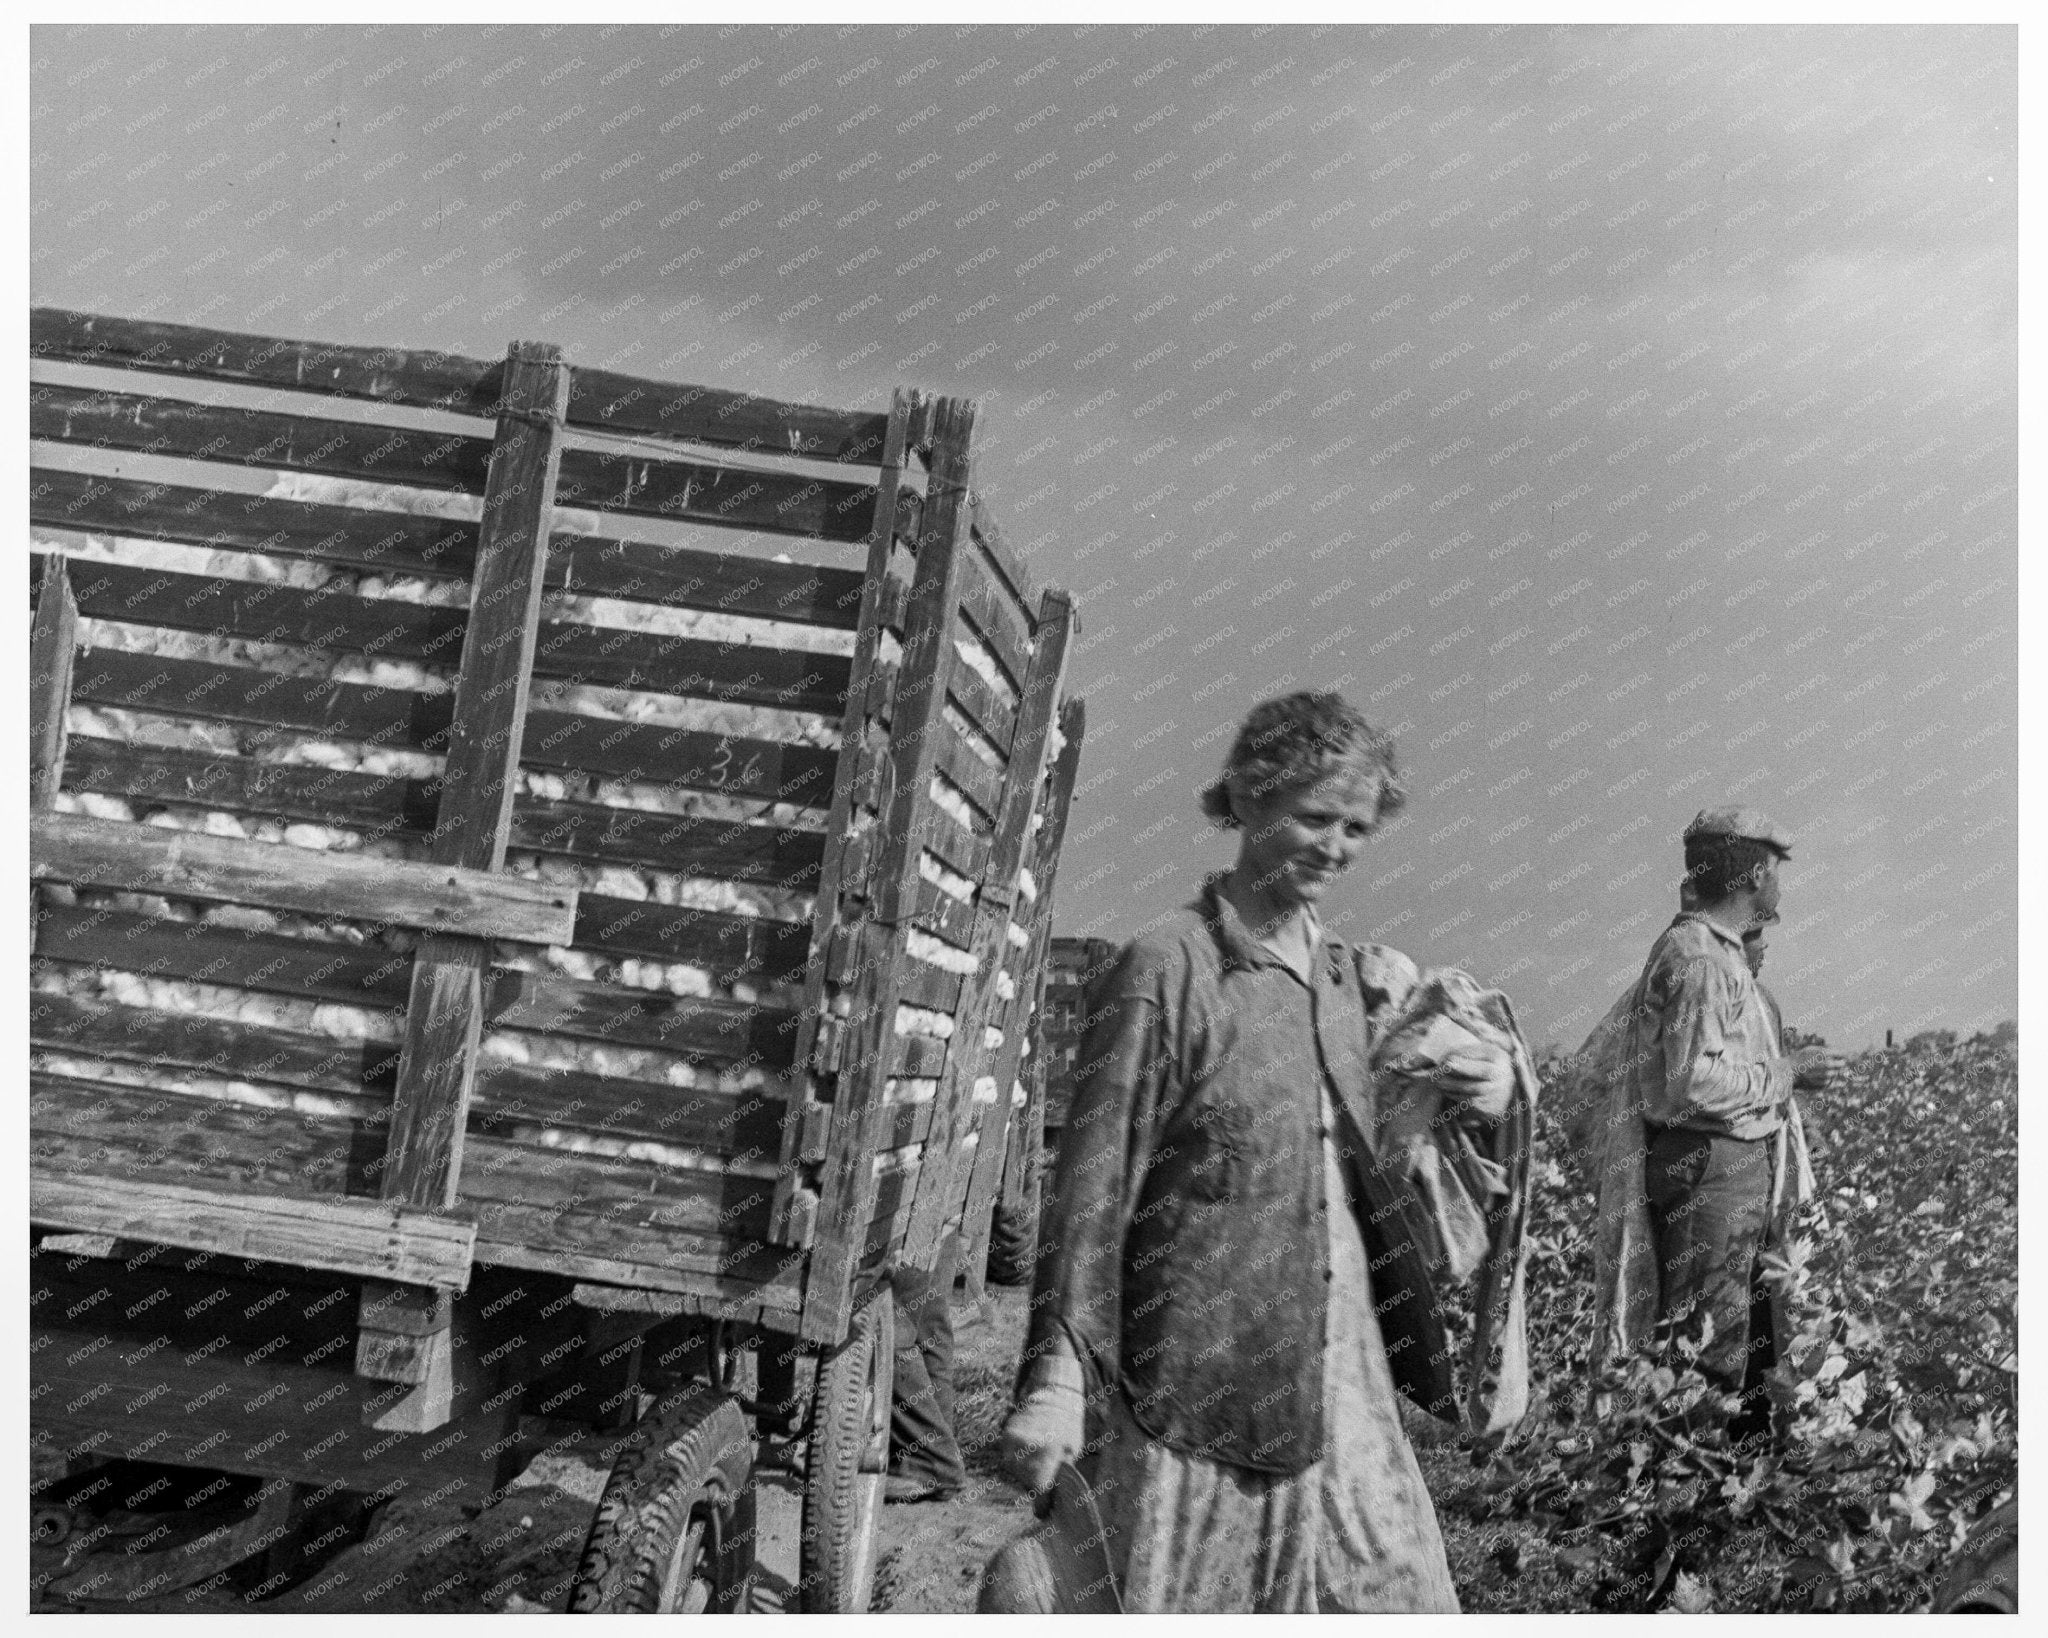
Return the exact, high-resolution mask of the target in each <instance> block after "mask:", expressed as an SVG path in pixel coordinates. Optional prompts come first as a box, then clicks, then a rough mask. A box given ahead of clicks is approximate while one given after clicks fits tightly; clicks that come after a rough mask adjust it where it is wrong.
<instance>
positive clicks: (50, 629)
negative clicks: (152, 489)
mask: <svg viewBox="0 0 2048 1638" xmlns="http://www.w3.org/2000/svg"><path fill="white" fill-rule="evenodd" d="M77 652H78V603H77V600H76V599H75V598H73V596H72V595H71V576H70V575H69V574H67V573H66V572H65V558H64V554H63V553H61V552H52V553H51V554H50V555H49V557H48V558H47V559H46V560H45V562H44V564H43V582H42V587H41V589H40V590H39V591H38V593H37V596H36V618H35V624H34V626H33V627H32V628H31V630H30V632H29V643H28V688H29V694H28V803H29V807H30V809H31V810H32V811H34V812H36V813H48V812H49V811H50V808H51V806H52V805H53V804H54V803H55V802H56V800H57V790H58V787H59V786H60V785H62V784H63V782H64V741H65V737H66V731H65V717H66V715H67V713H68V712H69V711H70V709H71V663H72V660H73V659H74V658H75V657H76V655H77Z"/></svg>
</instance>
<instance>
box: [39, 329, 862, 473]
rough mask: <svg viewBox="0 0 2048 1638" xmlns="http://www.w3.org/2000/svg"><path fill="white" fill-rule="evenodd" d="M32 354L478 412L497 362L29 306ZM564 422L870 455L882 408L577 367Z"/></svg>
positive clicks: (789, 451) (773, 449) (764, 447)
mask: <svg viewBox="0 0 2048 1638" xmlns="http://www.w3.org/2000/svg"><path fill="white" fill-rule="evenodd" d="M29 356H30V357H31V358H35V359H43V360H62V361H64V362H66V363H73V364H95V365H101V366H107V367H120V368H126V369H135V370H150V371H155V372H158V373H160V374H165V375H178V376H193V377H198V378H201V379H204V380H214V381H244V382H248V383H250V384H251V385H255V386H272V387H291V388H299V389H303V390H305V391H308V392H318V393H323V394H327V395H329V396H334V397H344V398H364V399H370V400H372V401H375V402H378V403H390V404H408V405H412V406H414V407H416V408H420V409H440V410H452V411H456V412H458V413H464V414H471V415H485V416H487V415H491V414H493V413H494V412H495V410H496V407H497V398H498V388H499V381H500V379H501V374H502V369H503V366H502V364H501V363H500V362H499V361H497V360H487V359H479V358H463V357H459V356H457V355H455V354H451V353H440V352H400V351H398V350H396V349H393V348H384V347H343V346H338V345H335V344H332V343H327V342H309V341H284V340H279V339H277V338H274V337H271V336H259V335H246V334H237V333H232V332H227V331H217V330H204V329H199V328H197V327H195V326H191V325H184V324H154V323H149V322H146V321H142V320H136V319H119V318H106V317H102V316H100V315H97V314H91V313H78V312H67V311H65V310H63V309H60V308H50V307H38V308H33V309H31V310H30V313H29ZM569 420H570V422H571V424H572V425H575V426H587V427H591V428H593V429H597V430H602V431H609V432H631V433H651V434H654V435H657V436H662V437H670V438H679V439H686V440H689V441H691V442H694V443H706V444H719V445H727V446H730V447H734V448H740V449H758V450H760V451H762V452H763V453H766V454H774V455H800V456H803V457H805V458H806V459H809V460H816V461H852V462H865V463H867V464H869V465H873V464H875V463H876V462H877V461H878V460H879V450H880V447H881V441H882V428H883V420H884V418H883V417H882V416H880V415H874V414H858V413H854V412H849V411H842V410H830V409H822V408H819V407H816V406H814V405H809V404H785V403H778V402H777V401H775V400H773V399H768V398H758V397H755V396H754V395H752V394H750V393H736V392H728V391H722V390H719V389H717V388H712V387H685V386H678V385H676V384H674V383H672V382H663V381H643V380H640V379H638V378H636V377H633V376H627V375H620V374H617V373H615V372H613V371H610V370H595V369H579V370H577V371H575V372H574V376H573V387H572V390H571V395H570V399H569Z"/></svg>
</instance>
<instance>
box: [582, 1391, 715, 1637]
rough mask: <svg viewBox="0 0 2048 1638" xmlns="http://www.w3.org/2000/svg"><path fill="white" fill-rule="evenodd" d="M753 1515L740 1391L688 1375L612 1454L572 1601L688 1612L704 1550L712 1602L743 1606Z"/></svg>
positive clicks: (603, 1609) (608, 1611)
mask: <svg viewBox="0 0 2048 1638" xmlns="http://www.w3.org/2000/svg"><path fill="white" fill-rule="evenodd" d="M754 1519H755V1506H754V1435H753V1429H752V1428H751V1427H750V1426H749V1425H748V1422H747V1418H746V1416H745V1414H744V1413H743V1412H742V1411H741V1410H740V1407H739V1403H738V1401H737V1400H734V1399H729V1398H727V1397H725V1396H724V1395H722V1394H720V1393H719V1392H717V1391H716V1390H715V1389H713V1388H711V1387H710V1386H708V1385H707V1384H705V1383H702V1382H691V1383H687V1384H685V1385H684V1386H683V1387H680V1388H678V1389H676V1390H675V1391H674V1392H672V1393H669V1394H665V1395H664V1396H663V1397H662V1398H661V1399H660V1400H658V1401H657V1402H656V1403H655V1404H654V1406H653V1407H652V1408H651V1409H650V1410H649V1411H648V1412H647V1414H646V1415H645V1416H643V1417H642V1418H641V1419H640V1421H639V1423H638V1424H637V1425H636V1426H635V1427H634V1429H633V1432H632V1434H631V1436H630V1437H629V1438H628V1439H627V1442H626V1444H625V1447H624V1448H623V1449H622V1450H621V1451H620V1452H619V1455H618V1459H617V1461H615V1462H614V1463H613V1464H612V1471H611V1477H610V1478H609V1479H607V1480H606V1481H605V1487H604V1494H603V1496H601V1497H600V1498H599V1500H598V1504H597V1516H596V1517H595V1518H594V1519H593V1520H592V1521H591V1526H590V1536H589V1539H588V1540H586V1541H585V1543H584V1545H583V1556H582V1558H581V1559H580V1560H579V1561H578V1562H577V1566H576V1578H575V1580H574V1581H572V1582H571V1583H570V1586H569V1597H568V1602H567V1604H566V1605H565V1606H564V1607H565V1608H566V1609H567V1611H568V1612H569V1613H570V1614H572V1615H578V1614H589V1615H668V1614H675V1613H680V1612H682V1611H683V1610H685V1609H686V1608H687V1606H688V1597H687V1595H688V1593H689V1591H690V1589H691V1587H692V1586H693V1585H695V1584H696V1580H697V1578H693V1577H690V1576H689V1572H690V1571H691V1570H692V1569H693V1568H695V1567H696V1566H697V1564H698V1561H699V1560H700V1559H702V1560H704V1567H705V1568H706V1569H708V1570H709V1572H710V1574H709V1577H708V1581H707V1597H706V1598H705V1601H704V1606H703V1607H704V1612H705V1613H707V1614H731V1613H733V1612H735V1611H738V1610H743V1609H745V1607H746V1604H747V1597H748V1593H749V1591H750V1589H751V1587H752V1585H753V1578H754ZM707 1536H708V1537H709V1538H710V1540H709V1543H708V1546H707V1543H706V1537H707Z"/></svg>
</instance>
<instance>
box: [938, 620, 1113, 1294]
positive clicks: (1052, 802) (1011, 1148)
mask: <svg viewBox="0 0 2048 1638" xmlns="http://www.w3.org/2000/svg"><path fill="white" fill-rule="evenodd" d="M1051 595H1052V594H1050V593H1049V594H1048V597H1050V596H1051ZM1059 720H1060V737H1061V739H1062V741H1063V743H1062V744H1061V746H1060V752H1059V755H1058V757H1057V758H1055V759H1054V762H1053V766H1052V771H1051V773H1050V774H1049V775H1048V777H1047V780H1046V789H1045V795H1044V797H1043V799H1042V806H1041V811H1042V812H1043V813H1044V815H1045V822H1044V824H1043V825H1041V826H1040V828H1039V832H1038V837H1037V845H1036V847H1034V848H1033V849H1032V865H1031V874H1032V880H1033V882H1034V884H1035V885H1036V886H1037V889H1038V900H1037V902H1036V903H1035V904H1033V905H1032V907H1031V909H1032V917H1031V920H1030V923H1029V932H1030V937H1031V943H1030V945H1029V946H1028V947H1027V948H1026V950H1025V952H1024V959H1023V960H1022V961H1021V962H1019V963H1018V971H1019V972H1021V973H1022V974H1023V975H1024V982H1023V983H1021V984H1019V985H1018V986H1017V994H1016V996H1015V997H1014V998H1013V999H1012V1000H1011V1002H1010V1011H1009V1020H1010V1021H1009V1023H1008V1025H1007V1027H1006V1028H1005V1030H1004V1036H1005V1038H1004V1041H1003V1044H1002V1047H1001V1048H1000V1049H999V1050H998V1051H997V1053H996V1061H995V1068H994V1073H995V1077H996V1091H997V1103H996V1107H995V1108H994V1109H992V1110H990V1111H989V1112H988V1113H987V1115H986V1116H985V1117H984V1118H983V1121H982V1128H981V1143H980V1145H979V1147H978V1148H977V1149H976V1151H975V1157H974V1176H973V1178H972V1180H971V1181H970V1183H969V1185H968V1189H967V1200H966V1203H965V1205H964V1206H963V1207H962V1208H961V1232H962V1233H963V1234H965V1235H966V1236H967V1253H968V1255H967V1264H966V1269H967V1276H968V1280H969V1282H970V1283H971V1284H973V1285H977V1286H978V1285H979V1284H980V1282H981V1278H982V1274H983V1271H984V1270H985V1269H986V1268H987V1266H988V1241H989V1217H990V1213H992V1212H993V1211H994V1209H995V1203H996V1201H997V1199H999V1198H1000V1199H1002V1200H1003V1201H1005V1202H1006V1203H1013V1204H1021V1202H1022V1201H1023V1199H1024V1198H1025V1196H1026V1191H1028V1189H1029V1188H1030V1183H1031V1175H1032V1173H1031V1169H1032V1168H1033V1167H1034V1166H1035V1165H1036V1164H1037V1160H1038V1155H1039V1153H1040V1152H1041V1151H1042V1150H1043V1149H1044V1146H1045V1076H1044V1073H1043V1071H1044V1050H1045V1049H1044V1044H1043V1042H1042V1041H1041V1042H1040V1043H1039V1044H1038V1046H1037V1047H1036V1048H1035V1049H1034V1052H1033V1061H1032V1071H1033V1072H1032V1077H1031V1078H1032V1081H1033V1092H1032V1096H1031V1097H1030V1098H1029V1099H1027V1101H1026V1104H1025V1107H1024V1108H1023V1109H1013V1108H1012V1107H1011V1104H1010V1087H1011V1085H1012V1084H1013V1083H1014V1082H1015V1081H1016V1079H1017V1071H1018V1066H1019V1064H1020V1062H1021V1061H1022V1059H1023V1056H1024V1034H1025V1031H1026V1030H1027V1029H1029V1028H1030V1027H1031V1026H1032V1024H1033V1023H1034V1021H1035V1018H1036V1015H1037V1014H1038V1013H1039V1009H1040V1008H1042V1007H1043V1005H1044V995H1045V961H1046V956H1047V953H1048V952H1049V951H1050V950H1051V948H1052V890H1053V882H1054V879H1055V877H1056V876H1057V875H1058V873H1059V862H1060V851H1061V848H1062V845H1063V844H1064V842H1065V840H1066V832H1067V811H1068V809H1069V807H1070V806H1071V805H1072V802H1073V796H1074V779H1075V776H1076V775H1077V774H1078V773H1079V772H1080V767H1081V738H1082V734H1083V732H1084V730H1085V727H1086V720H1087V719H1086V714H1085V712H1084V711H1083V708H1082V703H1081V701H1079V700H1068V701H1066V702H1065V704H1064V705H1062V707H1061V708H1060V718H1059ZM1004 948H1005V949H1006V950H1007V948H1008V946H1007V944H1005V946H1004ZM1013 1170H1014V1174H1015V1175H1014V1177H1013V1175H1012V1174H1013Z"/></svg>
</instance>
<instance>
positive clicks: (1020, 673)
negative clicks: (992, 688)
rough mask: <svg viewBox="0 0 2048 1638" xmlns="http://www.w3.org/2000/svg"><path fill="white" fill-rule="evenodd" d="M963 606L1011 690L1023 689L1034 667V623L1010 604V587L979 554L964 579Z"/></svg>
mask: <svg viewBox="0 0 2048 1638" xmlns="http://www.w3.org/2000/svg"><path fill="white" fill-rule="evenodd" d="M960 607H961V608H962V609H963V610H965V611H966V614H967V619H968V622H969V625H970V628H971V631H972V634H973V635H974V636H976V637H978V638H979V639H980V640H981V645H982V647H984V648H986V649H987V650H988V651H989V652H990V653H991V654H992V655H994V656H995V659H996V663H997V664H998V665H1000V666H1001V667H1002V668H1003V673H1004V675H1005V676H1006V677H1007V678H1008V679H1009V683H1010V686H1011V688H1013V689H1021V687H1022V685H1023V681H1024V674H1025V672H1027V671H1028V670H1030V668H1031V643H1032V625H1031V620H1030V617H1029V616H1028V615H1026V613H1025V612H1024V610H1022V609H1020V608H1019V607H1018V606H1017V605H1016V604H1015V603H1014V602H1012V601H1011V599H1010V594H1009V590H1008V588H1007V587H1005V586H1004V585H1003V583H1002V581H1001V580H1000V579H998V578H997V577H996V575H995V573H994V571H993V570H992V569H991V568H990V567H989V564H988V561H987V559H986V558H984V557H983V556H982V554H981V553H980V552H973V553H970V554H969V555H968V566H967V569H966V571H965V572H964V573H963V574H962V576H961V585H960Z"/></svg>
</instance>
